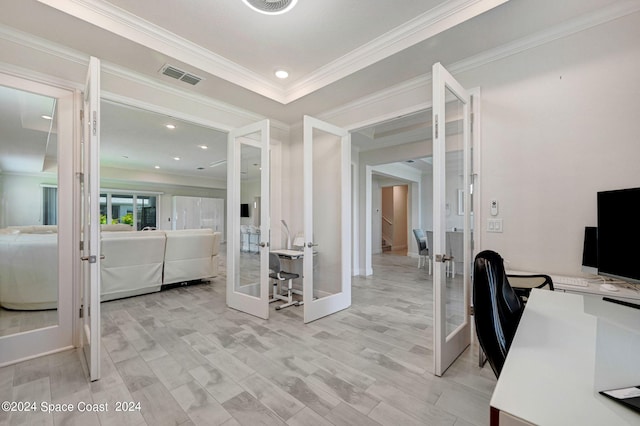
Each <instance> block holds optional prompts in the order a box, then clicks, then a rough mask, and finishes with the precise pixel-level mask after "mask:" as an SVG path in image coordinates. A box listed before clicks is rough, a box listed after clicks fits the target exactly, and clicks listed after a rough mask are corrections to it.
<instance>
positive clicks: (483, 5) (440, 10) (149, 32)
mask: <svg viewBox="0 0 640 426" xmlns="http://www.w3.org/2000/svg"><path fill="white" fill-rule="evenodd" d="M38 1H39V2H40V3H43V4H46V5H48V6H50V7H53V8H55V9H58V10H60V11H62V12H65V13H67V14H69V15H71V16H74V17H76V18H78V19H81V20H83V21H86V22H89V23H91V24H93V25H95V26H97V27H99V28H102V29H104V30H107V31H110V32H112V33H114V34H116V35H119V36H121V37H124V38H126V39H128V40H131V41H134V42H136V43H138V44H141V45H143V46H146V47H148V48H150V49H153V50H156V51H158V52H161V53H163V54H165V55H167V56H169V57H171V58H175V59H177V60H179V61H182V62H184V63H186V64H189V65H191V66H194V67H196V68H198V69H200V70H202V71H204V72H206V73H209V74H212V75H215V76H217V77H220V78H222V79H225V80H227V81H229V82H231V83H234V84H237V85H239V86H241V87H244V88H245V89H248V90H251V91H253V92H255V93H258V94H260V95H263V96H265V97H267V98H269V99H272V100H274V101H276V102H279V103H281V104H285V105H286V104H288V103H291V102H293V101H295V100H297V99H300V98H301V97H303V96H306V95H308V94H309V93H312V92H314V91H316V90H318V89H321V88H322V87H325V86H327V85H329V84H331V83H334V82H336V81H338V80H340V79H342V78H344V77H346V76H348V75H350V74H353V73H354V72H356V71H359V70H361V69H363V68H366V67H367V66H369V65H372V64H374V63H376V62H378V61H380V60H382V59H384V58H386V57H388V56H390V55H393V54H395V53H398V52H400V51H401V50H404V49H406V48H407V47H410V46H412V45H414V44H416V43H419V42H421V41H423V40H425V39H427V38H429V37H432V36H434V35H436V34H438V33H440V32H442V31H445V30H447V29H449V28H452V27H454V26H456V25H458V24H460V23H461V22H464V21H466V20H468V19H470V18H473V17H474V16H477V15H479V14H481V13H483V12H486V11H487V10H490V9H492V8H494V7H496V6H499V5H501V4H503V3H505V2H507V1H508V0H450V1H448V2H445V3H443V4H440V5H439V6H437V7H435V8H433V9H432V10H429V11H428V12H426V13H424V14H422V15H420V16H418V17H416V18H414V19H412V20H411V21H409V22H407V23H406V24H403V25H401V26H399V27H397V28H395V29H393V30H391V31H389V32H387V33H386V34H384V35H382V36H380V37H378V38H377V39H375V40H373V41H371V42H369V43H366V44H365V45H363V46H361V47H359V48H357V49H355V50H353V51H352V52H350V53H348V54H347V55H344V56H343V57H341V58H339V59H337V60H335V61H333V62H331V63H329V64H327V65H325V66H323V67H321V68H319V69H318V70H316V71H314V72H313V73H311V74H309V75H308V76H307V77H305V78H303V79H301V80H298V81H297V82H294V83H291V84H290V85H289V86H285V87H282V86H278V85H276V84H274V83H273V82H272V81H271V80H269V79H267V78H265V77H263V76H261V75H259V74H257V73H254V72H253V71H251V70H249V69H247V68H245V67H242V66H241V65H239V64H236V63H234V62H232V61H230V60H228V59H226V58H224V57H223V56H220V55H218V54H216V53H214V52H212V51H210V50H207V49H205V48H203V47H201V46H199V45H197V44H195V43H192V42H190V41H189V40H186V39H184V38H182V37H179V36H178V35H176V34H173V33H171V32H169V31H167V30H166V29H164V28H162V27H160V26H158V25H155V24H152V23H150V22H148V21H145V20H143V19H141V18H139V17H137V16H135V15H133V14H131V13H129V12H127V11H125V10H122V9H120V8H118V7H115V6H113V5H110V4H109V3H107V2H101V1H98V0H38Z"/></svg>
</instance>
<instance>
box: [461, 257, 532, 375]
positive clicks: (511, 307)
mask: <svg viewBox="0 0 640 426" xmlns="http://www.w3.org/2000/svg"><path fill="white" fill-rule="evenodd" d="M473 309H474V315H473V316H474V321H475V323H476V333H477V335H478V342H479V343H480V347H481V348H482V350H483V351H484V353H485V354H486V356H487V360H488V361H489V364H490V365H491V368H492V369H493V372H494V373H495V375H496V377H499V376H500V372H501V371H502V366H503V365H504V361H505V359H506V357H507V352H508V351H509V347H510V346H511V342H512V341H513V337H514V336H515V334H516V329H517V328H518V323H519V322H520V317H521V316H522V312H523V310H524V303H523V302H522V300H521V299H520V297H519V296H518V295H517V294H516V292H515V291H514V290H513V288H512V287H511V285H510V284H509V280H508V279H507V275H506V274H505V271H504V262H503V259H502V257H500V255H499V254H498V253H496V252H494V251H491V250H485V251H482V252H480V253H478V255H477V256H476V258H475V261H474V266H473Z"/></svg>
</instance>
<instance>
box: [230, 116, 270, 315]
mask: <svg viewBox="0 0 640 426" xmlns="http://www.w3.org/2000/svg"><path fill="white" fill-rule="evenodd" d="M227 181H228V188H229V189H228V191H227V192H228V197H227V306H229V307H230V308H233V309H237V310H239V311H242V312H246V313H248V314H251V315H255V316H257V317H259V318H263V319H267V318H269V232H270V226H269V221H270V217H269V210H270V208H269V120H263V121H260V122H257V123H254V124H250V125H248V126H246V127H242V128H240V129H234V130H232V131H231V132H230V133H229V138H228V152H227ZM257 197H259V200H260V206H259V208H258V206H257V202H258V201H257V199H258V198H257ZM254 203H255V204H254ZM241 204H249V206H250V207H253V211H254V212H256V213H257V212H259V214H252V215H250V216H249V217H248V218H247V217H244V218H241V217H240V205H241ZM241 238H246V244H243V241H242V240H241Z"/></svg>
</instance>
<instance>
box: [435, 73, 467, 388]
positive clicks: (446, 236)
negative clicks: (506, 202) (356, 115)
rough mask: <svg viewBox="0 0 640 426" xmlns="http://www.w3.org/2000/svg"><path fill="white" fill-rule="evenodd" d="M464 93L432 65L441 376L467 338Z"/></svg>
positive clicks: (437, 347)
mask: <svg viewBox="0 0 640 426" xmlns="http://www.w3.org/2000/svg"><path fill="white" fill-rule="evenodd" d="M469 114H470V96H469V94H468V93H467V91H466V90H465V89H464V88H463V87H462V86H460V84H459V83H458V82H457V81H456V80H455V79H454V78H453V77H452V76H451V74H449V73H448V72H447V70H446V69H444V67H442V65H440V64H439V63H437V64H435V65H434V66H433V123H434V125H433V153H434V156H433V158H434V180H433V202H434V208H433V219H434V237H433V240H434V241H433V242H434V253H435V262H434V282H433V285H434V320H435V324H434V353H435V356H434V362H435V368H434V370H435V374H436V375H438V376H441V375H442V374H444V372H445V371H446V369H447V368H449V366H450V365H451V364H452V363H453V361H455V359H456V358H457V357H458V356H459V355H460V354H461V353H462V352H463V351H464V350H465V348H467V347H468V346H469V344H470V341H471V327H470V314H469V304H470V300H469V299H470V298H469V294H470V292H469V289H470V285H471V278H470V266H469V265H470V262H471V259H470V257H469V253H470V250H469V247H470V236H471V221H470V208H469V205H470V204H469V192H470V191H469V188H470V185H469V184H470V178H469V177H470V174H471V170H470V127H469V126H470V120H469Z"/></svg>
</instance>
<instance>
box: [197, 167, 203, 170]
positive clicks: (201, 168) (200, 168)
mask: <svg viewBox="0 0 640 426" xmlns="http://www.w3.org/2000/svg"><path fill="white" fill-rule="evenodd" d="M196 170H204V167H198V168H197V169H196Z"/></svg>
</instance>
